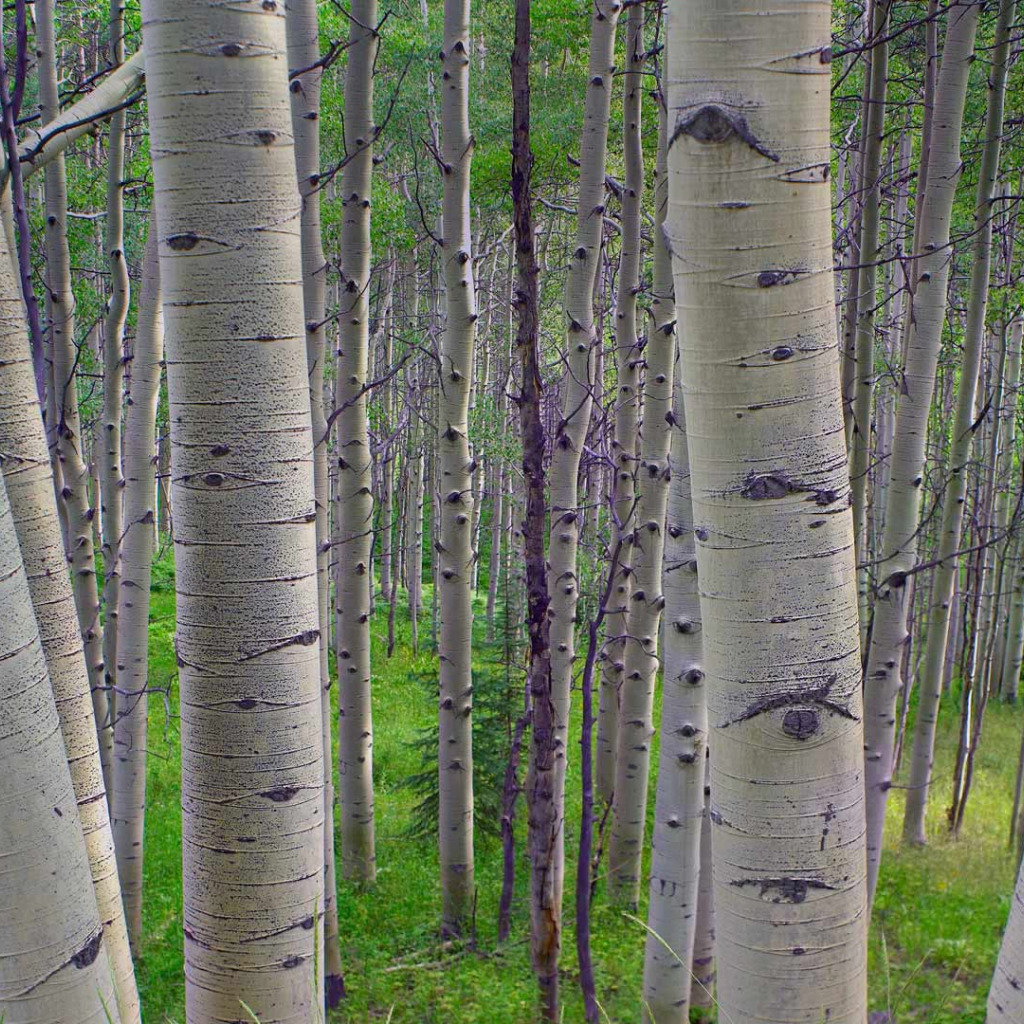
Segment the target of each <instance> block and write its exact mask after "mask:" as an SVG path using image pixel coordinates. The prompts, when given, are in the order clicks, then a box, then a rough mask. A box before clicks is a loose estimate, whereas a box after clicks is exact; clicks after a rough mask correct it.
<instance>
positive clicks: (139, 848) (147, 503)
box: [110, 212, 164, 952]
mask: <svg viewBox="0 0 1024 1024" xmlns="http://www.w3.org/2000/svg"><path fill="white" fill-rule="evenodd" d="M157 238H158V227H157V222H156V215H155V213H154V212H151V213H150V218H149V237H148V238H147V240H146V253H145V257H144V259H143V264H142V294H141V296H140V298H139V318H138V326H137V328H136V331H135V345H134V350H133V353H132V382H131V395H130V398H129V401H128V413H127V415H126V417H125V450H124V480H125V488H124V521H125V523H126V524H127V525H126V527H125V533H124V536H123V537H122V538H121V544H120V550H121V563H122V564H121V587H120V604H121V606H120V609H119V610H120V614H119V615H118V617H117V620H116V621H117V630H118V634H119V635H118V638H117V650H118V665H117V680H118V684H117V685H118V691H119V699H118V702H117V716H116V718H115V720H114V762H113V772H112V776H113V783H114V789H113V792H112V793H111V796H110V817H111V822H112V825H113V829H114V843H115V847H116V850H117V873H118V876H119V877H120V879H121V892H122V894H123V896H124V908H125V917H126V919H127V921H128V935H129V937H130V939H131V942H132V950H133V951H134V952H138V951H139V949H140V947H141V940H142V900H143V892H142V859H143V838H144V827H145V819H146V742H147V735H148V711H149V698H148V696H147V687H148V685H149V597H150V583H151V580H152V569H153V553H154V549H155V547H156V531H155V530H154V529H153V524H154V521H155V519H156V509H155V505H154V500H155V498H156V410H157V405H158V404H159V402H160V369H161V365H162V362H163V357H164V319H163V306H162V302H161V295H160V265H159V256H158V253H157Z"/></svg>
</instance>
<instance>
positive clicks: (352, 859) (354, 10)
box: [331, 0, 378, 882]
mask: <svg viewBox="0 0 1024 1024" xmlns="http://www.w3.org/2000/svg"><path fill="white" fill-rule="evenodd" d="M350 10H351V16H350V18H349V37H348V42H349V59H348V71H347V77H346V79H345V152H346V153H347V154H348V161H349V162H348V163H347V164H346V165H345V168H344V170H343V171H342V181H341V203H342V216H341V254H340V255H341V268H340V269H341V282H342V284H341V308H340V309H339V318H338V358H337V368H336V371H335V391H334V398H335V403H334V404H335V408H336V409H338V410H341V411H340V412H339V413H338V414H337V415H338V426H337V444H336V447H335V451H336V452H337V459H338V465H337V469H338V476H337V499H336V506H335V510H334V537H333V541H332V544H331V552H332V558H333V560H334V566H335V581H334V585H335V595H334V596H335V626H334V630H335V632H334V643H335V655H336V658H337V667H338V715H339V733H338V787H339V797H340V799H339V812H340V817H341V873H342V875H343V876H344V877H345V878H348V879H350V880H352V881H356V882H372V881H373V880H374V879H375V878H376V875H377V854H376V841H375V836H374V830H375V826H374V810H373V714H372V708H371V703H370V604H371V594H372V591H373V571H372V561H371V549H372V546H373V488H372V483H371V463H372V457H371V454H370V440H369V436H368V433H367V418H366V395H365V394H364V393H363V388H364V387H365V385H366V383H367V367H368V363H369V338H370V333H369V332H370V255H371V253H370V176H371V172H372V170H373V142H374V139H375V137H376V136H375V129H374V124H373V69H374V62H375V60H376V57H377V46H378V36H377V3H376V0H353V3H352V5H351V8H350Z"/></svg>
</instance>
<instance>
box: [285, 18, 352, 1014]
mask: <svg viewBox="0 0 1024 1024" xmlns="http://www.w3.org/2000/svg"><path fill="white" fill-rule="evenodd" d="M286 11H287V14H286V19H285V26H286V29H287V41H288V65H289V67H290V68H291V69H293V70H295V71H299V70H302V73H301V74H298V75H296V76H295V78H294V79H293V80H292V82H291V83H290V85H289V93H290V95H291V110H292V132H293V133H294V136H295V170H296V173H297V175H298V180H299V195H300V196H301V198H302V217H301V223H300V231H301V234H302V305H303V315H304V316H305V324H306V369H307V373H308V374H309V408H310V419H311V422H312V425H313V483H314V490H315V496H316V582H317V607H318V609H319V612H318V615H319V620H320V625H319V631H320V638H319V643H318V650H319V655H320V691H321V693H320V707H321V717H322V721H323V772H324V948H325V950H326V956H327V963H326V965H325V978H324V984H325V992H326V996H327V1006H328V1008H330V1007H334V1006H336V1005H337V1004H338V1002H339V1001H340V999H341V996H342V994H343V992H344V988H345V984H344V981H343V977H342V969H341V949H340V946H339V941H338V907H337V897H336V882H335V859H334V753H333V750H332V747H331V735H332V732H333V730H332V729H331V717H332V712H331V676H330V669H329V667H328V659H327V653H328V647H329V645H330V635H331V598H330V583H331V580H330V569H331V566H330V559H331V543H330V537H331V528H330V522H329V519H330V509H331V482H330V479H329V477H328V467H327V435H328V429H327V419H326V417H325V416H324V360H325V357H326V348H327V346H326V337H325V328H324V324H325V322H326V319H327V316H326V309H325V305H326V298H325V296H326V280H325V279H326V277H327V265H326V261H325V260H324V253H323V248H322V245H321V241H320V188H319V186H320V80H321V77H322V75H323V69H322V65H321V64H320V63H319V60H320V31H319V22H318V19H317V6H316V2H315V0H289V2H288V5H287V8H286Z"/></svg>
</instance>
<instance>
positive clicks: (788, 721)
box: [782, 708, 821, 740]
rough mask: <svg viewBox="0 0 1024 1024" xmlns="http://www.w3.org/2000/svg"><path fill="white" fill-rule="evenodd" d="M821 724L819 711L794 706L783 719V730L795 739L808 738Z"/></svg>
mask: <svg viewBox="0 0 1024 1024" xmlns="http://www.w3.org/2000/svg"><path fill="white" fill-rule="evenodd" d="M820 726H821V722H820V721H819V719H818V713H817V712H816V711H814V710H812V709H811V708H793V709H792V710H790V711H787V712H786V714H785V716H784V717H783V719H782V731H783V732H784V733H785V734H786V735H787V736H792V737H793V739H795V740H806V739H809V738H810V737H811V736H813V735H814V734H815V733H816V732H817V731H818V729H819V728H820Z"/></svg>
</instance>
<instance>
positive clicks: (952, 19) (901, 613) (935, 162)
mask: <svg viewBox="0 0 1024 1024" xmlns="http://www.w3.org/2000/svg"><path fill="white" fill-rule="evenodd" d="M979 11H980V8H979V6H978V5H977V4H970V5H968V6H955V7H952V8H951V9H950V11H949V14H948V26H947V30H946V42H945V48H944V50H943V55H942V66H941V68H940V70H939V80H938V85H937V87H936V90H935V109H934V112H933V121H932V135H931V159H930V163H929V167H928V188H927V190H926V192H925V194H924V197H923V200H922V203H921V205H920V206H919V208H918V212H917V216H918V218H919V219H918V227H919V228H920V230H919V232H918V238H919V248H918V250H917V251H919V252H920V254H921V255H920V257H919V258H918V259H917V260H916V261H915V265H914V275H915V287H914V300H913V316H912V317H910V318H909V319H910V328H909V337H908V339H907V349H906V360H905V364H904V371H903V380H902V387H901V392H900V395H899V400H898V401H899V404H898V406H897V409H896V422H895V430H894V434H893V447H892V456H891V459H890V470H889V487H888V494H887V501H886V512H885V532H884V534H883V537H882V546H881V550H880V551H879V552H878V553H877V557H878V558H879V559H880V560H881V561H880V563H879V564H878V565H877V566H876V567H875V595H876V596H875V606H874V618H873V622H874V625H873V627H872V631H871V642H870V645H869V648H868V656H867V674H866V678H865V688H864V701H865V726H864V762H865V772H864V774H865V785H866V790H867V830H868V831H867V847H868V894H869V900H871V899H873V898H874V891H875V884H876V882H877V880H878V867H879V864H880V862H881V858H882V832H883V828H884V825H885V807H886V804H887V802H888V799H889V790H890V789H891V787H892V766H893V750H894V745H895V739H896V728H895V727H896V700H897V697H898V696H899V693H900V691H901V690H902V688H903V686H904V679H903V656H904V652H905V649H906V643H907V636H908V634H907V614H908V612H909V603H908V602H909V594H910V591H911V590H912V588H911V587H910V585H909V582H910V577H909V576H908V573H910V572H911V570H913V568H914V566H915V565H916V564H917V545H918V525H919V510H920V507H921V484H922V482H923V473H924V462H925V444H926V441H927V435H928V418H929V411H930V409H931V402H932V393H933V391H934V388H935V369H936V364H937V362H938V357H939V348H940V342H941V337H942V326H943V322H944V320H945V310H946V287H947V284H948V281H949V270H950V260H951V248H950V219H951V214H952V209H953V200H954V197H955V194H956V185H957V182H958V181H959V179H960V174H961V169H962V168H961V161H960V137H961V129H962V126H963V114H964V100H965V97H966V94H967V81H968V78H969V75H970V68H971V64H972V62H973V54H974V37H975V33H976V30H977V25H978V17H979Z"/></svg>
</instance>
